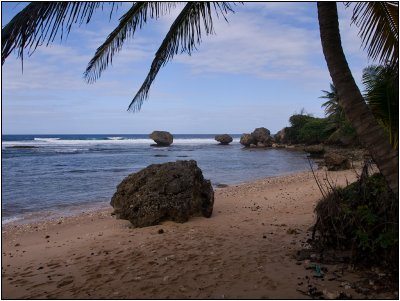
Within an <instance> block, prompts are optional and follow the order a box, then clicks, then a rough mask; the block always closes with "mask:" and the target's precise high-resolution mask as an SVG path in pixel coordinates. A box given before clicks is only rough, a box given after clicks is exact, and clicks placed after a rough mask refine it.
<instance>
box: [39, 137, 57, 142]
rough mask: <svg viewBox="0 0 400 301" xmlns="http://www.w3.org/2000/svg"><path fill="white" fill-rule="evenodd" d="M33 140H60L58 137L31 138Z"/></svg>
mask: <svg viewBox="0 0 400 301" xmlns="http://www.w3.org/2000/svg"><path fill="white" fill-rule="evenodd" d="M33 140H35V141H44V142H47V141H49V142H51V141H57V140H60V138H33Z"/></svg>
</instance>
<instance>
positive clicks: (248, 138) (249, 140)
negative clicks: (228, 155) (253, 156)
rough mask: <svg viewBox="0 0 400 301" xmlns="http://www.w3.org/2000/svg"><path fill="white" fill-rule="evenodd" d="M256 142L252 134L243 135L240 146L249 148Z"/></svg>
mask: <svg viewBox="0 0 400 301" xmlns="http://www.w3.org/2000/svg"><path fill="white" fill-rule="evenodd" d="M255 142H256V141H255V140H254V138H253V136H252V135H251V134H243V135H242V136H241V137H240V144H242V145H244V146H246V147H249V146H250V144H254V143H255Z"/></svg>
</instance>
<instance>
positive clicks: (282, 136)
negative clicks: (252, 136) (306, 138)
mask: <svg viewBox="0 0 400 301" xmlns="http://www.w3.org/2000/svg"><path fill="white" fill-rule="evenodd" d="M286 135H287V127H285V128H283V129H281V130H280V131H279V132H278V133H276V134H275V135H274V138H275V141H276V142H278V143H287V142H288V141H287V138H286Z"/></svg>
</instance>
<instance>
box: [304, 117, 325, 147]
mask: <svg viewBox="0 0 400 301" xmlns="http://www.w3.org/2000/svg"><path fill="white" fill-rule="evenodd" d="M327 127H328V122H327V120H326V119H325V118H313V119H312V120H309V121H308V122H306V123H305V124H304V125H303V127H302V128H301V129H300V131H299V141H300V142H301V143H306V144H318V143H322V142H324V141H326V140H327V139H328V137H329V136H330V133H329V132H328V131H327Z"/></svg>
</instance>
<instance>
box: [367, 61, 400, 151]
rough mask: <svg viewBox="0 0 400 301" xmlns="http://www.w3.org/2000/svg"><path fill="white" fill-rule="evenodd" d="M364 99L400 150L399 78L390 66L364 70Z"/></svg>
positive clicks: (371, 67) (370, 67) (395, 146)
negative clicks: (399, 126) (399, 125)
mask: <svg viewBox="0 0 400 301" xmlns="http://www.w3.org/2000/svg"><path fill="white" fill-rule="evenodd" d="M362 81H363V84H364V86H365V91H364V98H365V100H366V101H367V103H368V106H369V107H370V109H371V111H372V113H373V114H374V116H375V118H376V119H377V120H378V122H379V124H380V125H381V126H382V127H383V128H384V129H385V131H386V132H387V133H388V135H389V141H390V143H391V145H392V146H393V148H395V149H397V148H398V143H399V134H398V130H399V128H398V122H399V76H398V72H397V70H396V71H393V69H392V68H390V67H388V66H369V67H367V68H365V69H364V70H363V77H362Z"/></svg>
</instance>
